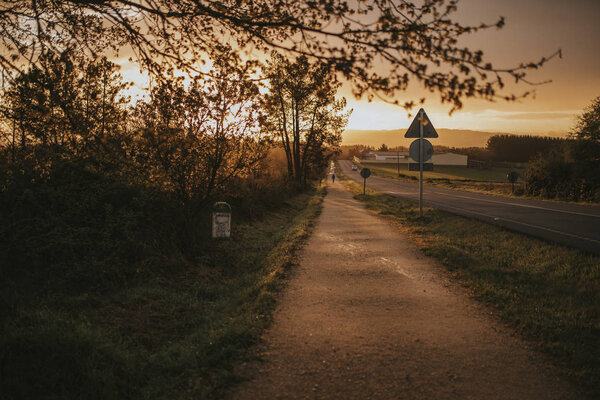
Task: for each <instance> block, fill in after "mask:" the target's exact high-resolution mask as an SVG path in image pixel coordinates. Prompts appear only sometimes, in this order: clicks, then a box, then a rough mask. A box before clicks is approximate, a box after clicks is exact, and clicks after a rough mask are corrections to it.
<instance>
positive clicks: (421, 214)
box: [419, 110, 425, 217]
mask: <svg viewBox="0 0 600 400" xmlns="http://www.w3.org/2000/svg"><path fill="white" fill-rule="evenodd" d="M420 114H421V119H420V120H419V126H420V134H419V137H420V139H421V140H420V141H419V217H422V216H423V159H424V158H425V157H423V119H424V118H423V110H421V112H420Z"/></svg>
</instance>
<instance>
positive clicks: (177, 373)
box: [0, 187, 325, 400]
mask: <svg viewBox="0 0 600 400" xmlns="http://www.w3.org/2000/svg"><path fill="white" fill-rule="evenodd" d="M324 194H325V188H324V187H322V188H320V189H318V190H313V191H311V192H307V193H304V194H299V195H296V196H295V197H292V198H290V199H288V200H286V201H284V202H283V203H282V204H280V205H279V206H278V207H277V208H276V209H275V210H274V211H270V212H267V213H266V214H265V215H264V216H262V217H261V218H260V219H255V220H252V221H246V222H242V223H236V221H234V225H233V231H232V239H231V240H212V241H210V239H209V241H210V242H207V243H204V244H203V246H204V249H205V250H204V251H203V252H202V253H200V254H198V256H197V257H196V259H188V258H186V257H183V256H178V255H177V254H171V255H169V256H166V257H164V256H159V255H157V256H155V257H150V258H148V259H146V261H144V263H142V264H141V265H139V266H138V267H137V268H138V269H137V270H136V271H135V272H137V274H138V277H137V278H135V279H133V280H131V281H129V283H128V284H127V285H125V286H124V287H122V286H121V287H118V289H115V290H110V289H109V288H106V287H105V288H104V289H102V290H100V291H93V290H89V291H88V290H86V291H83V292H82V291H79V292H69V291H61V290H60V289H55V288H54V284H53V287H52V288H51V289H48V288H45V289H44V290H41V289H40V293H42V294H41V295H38V294H34V292H32V291H31V290H29V289H28V285H30V287H31V288H38V287H43V286H44V285H43V282H34V281H33V280H32V279H30V278H27V279H25V278H19V279H20V280H19V281H18V284H17V283H16V281H12V282H13V283H12V284H11V281H5V280H2V281H1V282H2V292H1V296H0V302H1V304H0V305H1V306H2V315H0V328H1V332H2V335H0V360H1V362H0V388H1V394H0V398H2V399H13V398H14V399H26V398H27V399H59V398H73V399H74V398H81V399H103V400H106V399H184V398H185V399H188V398H199V399H211V398H219V397H221V396H222V394H223V393H224V390H225V389H226V388H227V387H229V386H230V385H231V384H232V383H234V382H236V381H238V380H239V379H240V378H239V377H238V376H236V375H235V373H234V372H233V367H234V365H235V364H236V363H237V362H239V361H240V360H242V359H244V358H247V357H249V354H248V348H249V347H250V346H251V345H253V344H255V343H256V342H257V340H258V338H259V334H260V333H261V331H262V330H263V329H264V328H265V327H266V326H267V325H268V324H269V322H270V319H271V312H272V310H273V308H274V305H275V293H276V292H277V291H278V289H279V288H280V286H281V284H282V282H281V278H282V277H283V276H284V275H285V274H286V272H287V271H288V270H289V268H290V266H292V265H293V264H294V262H295V256H294V254H295V250H296V249H297V248H299V246H300V245H301V244H302V243H303V241H304V240H305V238H306V237H307V236H308V234H309V232H310V230H311V227H312V223H313V220H314V219H315V218H316V216H317V215H318V214H319V212H320V209H321V201H322V199H323V197H324ZM107 257H108V256H107V255H104V256H103V259H106V258H107ZM79 262H80V263H82V264H83V265H82V267H81V268H82V270H83V271H85V270H86V267H89V266H86V265H85V259H82V260H80V261H79ZM90 271H91V270H90ZM149 271H151V272H149ZM91 273H92V272H87V274H88V275H89V274H91ZM94 274H96V273H95V272H94ZM58 278H60V277H57V279H58ZM93 278H94V279H99V278H100V277H99V276H97V275H94V277H93ZM15 279H16V278H15ZM40 285H41V286H40ZM46 289H48V290H46Z"/></svg>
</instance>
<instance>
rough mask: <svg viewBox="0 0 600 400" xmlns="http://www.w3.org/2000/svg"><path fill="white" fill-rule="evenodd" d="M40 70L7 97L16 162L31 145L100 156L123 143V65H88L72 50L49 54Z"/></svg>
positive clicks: (6, 131)
mask: <svg viewBox="0 0 600 400" xmlns="http://www.w3.org/2000/svg"><path fill="white" fill-rule="evenodd" d="M40 64H41V65H40V66H37V65H32V66H31V67H30V69H29V70H28V71H27V72H25V73H23V74H20V75H18V76H17V77H16V78H15V79H14V81H13V82H11V84H10V86H9V87H8V88H7V90H5V91H4V93H3V97H2V109H1V111H2V114H1V115H2V117H3V120H4V121H3V122H4V124H3V129H2V142H4V144H5V145H8V146H9V147H10V148H11V156H12V158H13V161H15V159H16V158H17V157H19V154H17V153H18V152H20V153H24V152H26V150H27V149H26V148H27V146H28V145H41V146H42V147H45V148H50V147H52V148H53V149H54V150H58V149H59V148H63V149H66V148H68V149H69V151H71V152H73V153H74V154H79V155H82V154H83V153H84V152H93V151H97V150H98V148H99V147H102V146H106V144H107V142H108V141H111V140H112V141H115V140H116V141H119V140H121V138H122V134H123V128H124V127H125V121H126V111H125V106H126V104H127V102H128V99H127V98H126V97H124V96H122V95H121V92H122V91H123V89H125V88H127V87H128V86H129V85H128V84H126V83H123V81H122V78H121V76H120V74H119V72H118V66H116V65H115V64H113V63H111V62H110V61H108V60H107V59H106V58H101V59H98V60H94V61H87V60H85V59H82V58H81V57H79V58H78V57H76V56H75V54H74V53H73V51H72V50H66V51H65V52H63V53H61V54H59V55H52V54H46V55H45V56H44V57H43V58H41V59H40Z"/></svg>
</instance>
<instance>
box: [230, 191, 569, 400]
mask: <svg viewBox="0 0 600 400" xmlns="http://www.w3.org/2000/svg"><path fill="white" fill-rule="evenodd" d="M264 339H265V344H264V345H263V346H262V347H263V348H262V350H263V352H262V353H263V357H264V362H262V363H255V364H249V365H247V366H246V367H245V368H244V371H243V372H245V373H248V374H250V376H252V377H253V379H251V380H250V381H248V382H245V383H243V384H242V385H241V386H240V387H238V388H237V390H236V392H235V393H233V394H232V396H231V397H232V398H233V399H544V400H549V399H575V398H578V397H577V395H576V394H575V393H574V392H573V390H572V388H570V387H569V385H568V384H566V383H565V382H564V381H563V380H562V379H560V378H558V374H557V372H556V371H555V369H554V368H553V367H550V366H548V365H549V363H548V362H547V360H546V358H545V357H544V356H542V355H539V354H537V353H535V352H534V351H532V350H530V349H528V347H527V344H526V343H525V342H523V341H521V340H519V339H517V338H515V337H514V336H511V333H510V330H509V329H507V328H505V327H503V326H502V324H500V323H498V322H496V321H494V319H493V318H490V317H489V316H488V315H487V314H486V310H485V309H484V308H483V307H481V306H479V305H477V304H476V303H475V302H474V301H473V300H471V299H469V298H468V296H467V295H466V294H465V293H464V290H462V289H461V288H458V287H456V285H455V284H453V283H451V281H450V280H449V279H448V276H447V273H446V272H445V271H444V270H443V268H442V267H440V266H439V265H438V264H437V263H436V262H435V261H432V260H431V259H428V258H425V257H424V256H423V255H422V254H421V253H420V252H419V251H418V250H417V249H416V247H415V246H414V245H412V244H411V243H410V242H409V240H408V238H407V237H406V236H404V235H403V234H402V233H401V232H398V230H397V229H395V228H394V227H393V226H392V225H391V224H389V223H388V222H386V221H385V220H383V219H381V218H379V217H377V216H374V215H372V214H370V213H369V212H367V211H366V210H365V209H364V208H363V206H362V205H361V204H360V203H359V202H357V201H356V200H354V199H352V197H351V195H350V194H349V193H348V192H347V191H345V190H344V189H343V187H342V185H341V184H339V183H336V184H335V185H331V184H330V186H329V194H328V195H327V197H326V198H325V202H324V209H323V213H322V215H321V216H320V218H319V221H318V224H317V227H316V228H315V231H314V234H313V235H312V237H311V238H310V240H309V242H308V244H307V246H306V248H305V249H304V251H303V254H302V255H301V265H300V266H299V268H298V270H297V273H295V274H294V276H293V278H292V279H291V280H290V282H289V285H288V287H287V289H286V290H285V292H284V294H283V296H282V299H281V301H280V305H279V308H278V310H277V312H276V314H275V321H274V324H273V326H272V328H271V329H270V330H269V331H268V332H266V334H265V338H264Z"/></svg>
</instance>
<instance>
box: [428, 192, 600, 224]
mask: <svg viewBox="0 0 600 400" xmlns="http://www.w3.org/2000/svg"><path fill="white" fill-rule="evenodd" d="M433 193H435V194H439V195H442V196H449V197H460V198H463V199H469V200H473V201H485V202H488V203H497V204H502V205H508V206H516V207H525V208H537V209H540V210H545V211H554V212H559V213H564V214H573V215H582V216H585V217H594V218H600V215H594V214H587V213H581V212H576V211H566V210H558V209H556V208H546V207H540V206H532V205H528V204H519V203H505V202H503V201H497V200H488V199H480V198H474V197H469V196H461V195H457V194H449V193H443V192H437V191H436V192H433Z"/></svg>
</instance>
